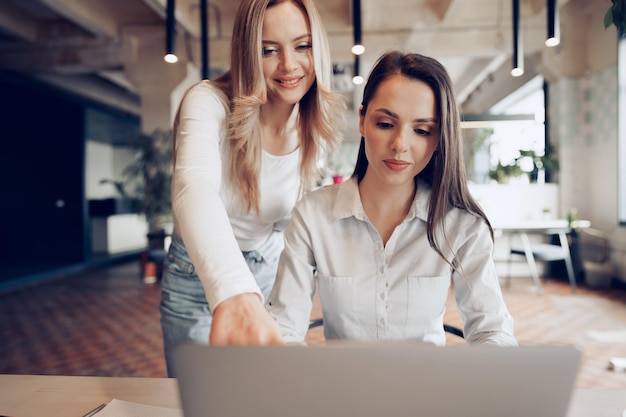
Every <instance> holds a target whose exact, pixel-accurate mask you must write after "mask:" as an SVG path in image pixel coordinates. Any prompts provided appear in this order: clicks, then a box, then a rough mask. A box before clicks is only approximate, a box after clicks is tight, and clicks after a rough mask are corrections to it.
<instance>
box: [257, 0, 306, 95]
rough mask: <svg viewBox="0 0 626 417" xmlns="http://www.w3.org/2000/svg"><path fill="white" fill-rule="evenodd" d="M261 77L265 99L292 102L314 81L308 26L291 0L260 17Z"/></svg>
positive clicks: (300, 10)
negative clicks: (265, 88)
mask: <svg viewBox="0 0 626 417" xmlns="http://www.w3.org/2000/svg"><path fill="white" fill-rule="evenodd" d="M262 39H263V76H264V77H265V83H266V85H267V99H268V102H270V103H274V104H289V105H293V104H296V103H297V102H298V101H300V99H302V97H303V96H304V95H305V94H306V92H307V91H308V90H309V88H311V86H312V85H313V82H314V81H315V68H314V64H313V53H312V40H311V28H310V25H309V21H308V19H307V16H306V14H305V13H304V11H303V10H302V9H300V8H299V7H298V6H296V5H295V4H294V3H292V2H289V1H285V2H282V3H279V4H277V5H275V6H271V7H269V8H268V9H267V11H266V12H265V19H264V20H263V35H262Z"/></svg>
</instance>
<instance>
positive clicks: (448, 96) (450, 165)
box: [352, 51, 493, 265]
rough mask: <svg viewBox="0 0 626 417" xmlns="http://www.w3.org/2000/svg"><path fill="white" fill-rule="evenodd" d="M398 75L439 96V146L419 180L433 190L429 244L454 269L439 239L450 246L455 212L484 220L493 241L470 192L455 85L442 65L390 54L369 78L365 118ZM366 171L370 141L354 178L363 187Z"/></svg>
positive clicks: (362, 147)
mask: <svg viewBox="0 0 626 417" xmlns="http://www.w3.org/2000/svg"><path fill="white" fill-rule="evenodd" d="M393 75H403V76H405V77H408V78H411V79H414V80H419V81H422V82H424V83H426V84H427V85H428V86H430V88H431V89H432V91H433V93H434V95H435V100H436V106H437V120H438V121H439V132H440V133H439V146H438V148H437V151H436V152H435V153H434V154H433V157H432V158H431V160H430V162H429V163H428V165H426V167H425V168H424V169H423V170H422V171H421V172H420V173H419V174H417V175H416V176H415V179H416V180H417V179H418V178H419V179H421V180H423V181H425V182H426V183H428V184H430V186H431V193H430V199H429V202H428V219H427V236H428V242H429V243H430V246H431V247H432V248H433V249H434V250H435V251H436V252H437V253H438V254H439V255H440V256H441V257H442V258H443V259H444V260H446V262H448V263H449V264H451V265H452V263H453V260H451V259H447V258H446V256H445V255H444V254H443V251H442V249H441V244H440V242H439V239H438V233H437V231H440V232H441V236H443V238H444V240H445V228H444V219H445V215H446V212H447V211H448V210H449V209H450V207H456V208H460V209H464V210H467V211H468V212H470V213H473V214H474V215H477V216H479V217H481V218H483V219H484V221H485V222H486V223H487V225H488V226H489V230H490V233H491V239H492V240H493V229H492V228H491V224H490V223H489V220H488V219H487V216H486V215H485V213H484V212H483V210H482V209H481V208H480V206H479V205H478V203H477V202H476V201H475V200H474V198H473V197H472V195H471V194H470V192H469V188H468V186H467V175H466V170H465V163H464V161H463V149H462V140H461V122H460V116H459V111H458V108H457V104H456V97H455V94H454V90H453V88H452V81H451V80H450V76H449V75H448V72H447V71H446V69H445V68H444V67H443V65H441V63H439V61H437V60H435V59H433V58H430V57H427V56H424V55H420V54H415V53H402V52H399V51H392V52H388V53H386V54H384V55H382V56H381V57H380V58H379V59H378V61H377V62H376V64H375V65H374V68H373V69H372V71H371V73H370V75H369V77H368V80H367V83H366V85H365V88H364V90H363V102H362V103H361V104H362V106H363V108H362V110H361V113H362V114H363V115H365V113H366V112H367V106H368V104H369V102H370V100H371V99H372V97H374V95H375V94H376V91H377V90H378V87H379V86H380V84H381V83H382V82H383V81H385V80H386V79H388V78H389V77H391V76H393ZM367 166H368V162H367V157H366V155H365V139H364V138H363V137H361V145H360V147H359V153H358V157H357V162H356V166H355V168H354V172H353V174H352V175H353V176H356V177H357V179H358V181H361V179H363V176H364V175H365V172H366V171H367Z"/></svg>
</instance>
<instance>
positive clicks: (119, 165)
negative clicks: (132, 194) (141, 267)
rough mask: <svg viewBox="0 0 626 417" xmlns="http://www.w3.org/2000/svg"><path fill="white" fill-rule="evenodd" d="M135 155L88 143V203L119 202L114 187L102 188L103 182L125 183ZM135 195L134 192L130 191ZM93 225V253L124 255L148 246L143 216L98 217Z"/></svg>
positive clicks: (86, 184)
mask: <svg viewBox="0 0 626 417" xmlns="http://www.w3.org/2000/svg"><path fill="white" fill-rule="evenodd" d="M132 158H133V155H132V153H131V152H130V151H129V150H128V148H125V147H115V146H112V145H110V144H106V143H102V142H96V141H93V140H89V141H87V144H86V157H85V161H86V165H85V171H86V172H85V195H86V196H87V199H88V200H91V199H104V198H119V197H120V195H119V193H118V192H117V191H116V189H115V187H114V186H113V185H111V184H100V180H102V179H112V180H115V181H123V180H124V176H123V171H124V169H125V168H126V166H128V164H129V163H130V162H131V161H132ZM127 191H131V190H127ZM90 221H91V228H90V230H91V250H92V252H93V253H108V254H114V253H120V252H125V251H133V250H141V249H143V248H145V247H146V246H147V238H146V233H147V230H148V227H147V223H146V220H145V218H144V216H143V215H139V214H120V215H115V216H108V217H94V218H91V219H90Z"/></svg>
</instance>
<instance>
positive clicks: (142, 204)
mask: <svg viewBox="0 0 626 417" xmlns="http://www.w3.org/2000/svg"><path fill="white" fill-rule="evenodd" d="M128 146H129V147H130V148H131V149H132V150H133V151H134V153H135V155H134V159H133V162H131V163H130V164H129V165H128V166H127V167H126V168H125V169H124V171H123V175H124V177H125V178H126V182H125V185H126V186H131V188H132V189H133V190H132V191H131V192H127V194H129V195H130V196H131V197H130V199H131V201H132V202H133V205H134V207H135V209H136V210H137V211H138V212H140V213H143V214H144V215H145V217H146V221H147V223H148V231H149V233H159V232H162V231H163V229H164V227H165V226H166V225H168V224H170V223H171V209H172V200H171V180H172V140H171V131H164V130H160V129H157V130H155V131H153V132H152V133H150V134H146V133H140V134H137V135H135V136H133V137H131V138H130V140H129V141H128Z"/></svg>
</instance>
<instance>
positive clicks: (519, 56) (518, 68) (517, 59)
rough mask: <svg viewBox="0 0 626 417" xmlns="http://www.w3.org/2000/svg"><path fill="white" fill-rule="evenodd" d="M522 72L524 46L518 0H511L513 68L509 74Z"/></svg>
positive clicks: (513, 74)
mask: <svg viewBox="0 0 626 417" xmlns="http://www.w3.org/2000/svg"><path fill="white" fill-rule="evenodd" d="M522 74H524V46H523V45H522V36H521V29H520V0H513V68H512V69H511V75H512V76H514V77H519V76H521V75H522Z"/></svg>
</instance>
